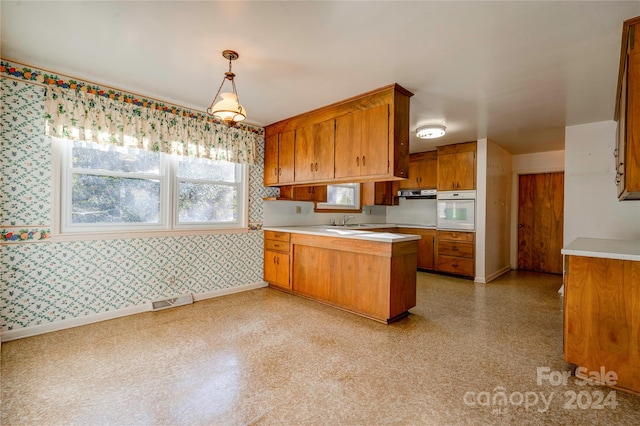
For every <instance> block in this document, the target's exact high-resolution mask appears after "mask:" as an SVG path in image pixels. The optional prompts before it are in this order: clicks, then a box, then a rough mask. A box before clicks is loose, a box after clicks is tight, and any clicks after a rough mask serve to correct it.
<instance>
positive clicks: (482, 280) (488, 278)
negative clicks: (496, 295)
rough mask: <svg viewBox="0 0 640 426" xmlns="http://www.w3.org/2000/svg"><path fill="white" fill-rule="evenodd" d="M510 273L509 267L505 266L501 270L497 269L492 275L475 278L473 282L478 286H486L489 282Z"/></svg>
mask: <svg viewBox="0 0 640 426" xmlns="http://www.w3.org/2000/svg"><path fill="white" fill-rule="evenodd" d="M509 271H511V266H505V267H504V268H502V269H498V270H497V271H495V272H494V273H492V274H489V275H487V276H486V277H484V278H482V277H475V279H474V280H473V281H474V282H477V283H479V284H487V283H490V282H491V281H493V280H495V279H496V278H498V277H499V276H501V275H504V274H506V273H507V272H509Z"/></svg>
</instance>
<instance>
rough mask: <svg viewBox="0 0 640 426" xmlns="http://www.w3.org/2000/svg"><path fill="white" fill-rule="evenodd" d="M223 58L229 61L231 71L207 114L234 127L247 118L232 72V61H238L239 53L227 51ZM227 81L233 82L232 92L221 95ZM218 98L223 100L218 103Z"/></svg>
mask: <svg viewBox="0 0 640 426" xmlns="http://www.w3.org/2000/svg"><path fill="white" fill-rule="evenodd" d="M222 56H223V57H224V58H226V59H228V60H229V71H227V72H226V73H224V77H223V78H222V83H220V88H218V93H216V96H215V98H213V102H211V106H210V107H209V108H208V109H207V112H208V113H209V114H211V115H213V116H214V117H215V118H217V119H219V120H220V121H224V122H225V123H226V124H227V125H229V126H232V125H234V124H235V123H237V122H238V121H242V120H244V119H245V118H247V111H246V110H245V109H244V107H243V106H242V105H240V99H239V98H238V91H237V90H236V82H235V80H234V78H235V76H236V75H235V74H234V73H233V72H232V71H231V61H235V60H236V59H238V57H239V55H238V52H234V51H233V50H225V51H224V52H222ZM226 80H230V81H231V90H232V91H231V92H224V93H220V91H221V90H222V86H224V82H225V81H226ZM218 96H220V97H221V98H222V99H220V100H219V101H218V102H216V100H217V99H218Z"/></svg>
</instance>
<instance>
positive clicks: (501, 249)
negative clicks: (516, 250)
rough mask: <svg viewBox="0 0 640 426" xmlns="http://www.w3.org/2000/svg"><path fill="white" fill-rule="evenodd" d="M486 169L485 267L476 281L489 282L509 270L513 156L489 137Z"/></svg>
mask: <svg viewBox="0 0 640 426" xmlns="http://www.w3.org/2000/svg"><path fill="white" fill-rule="evenodd" d="M486 170H487V172H486V194H487V197H486V217H485V243H484V251H485V259H484V261H485V267H484V276H480V275H478V276H477V281H478V282H489V281H491V280H493V279H495V278H497V277H499V276H500V275H502V274H503V273H505V272H507V271H509V270H510V269H511V259H510V246H511V179H512V176H511V170H512V155H511V154H510V153H508V152H507V151H505V150H504V149H502V148H501V147H499V146H498V145H496V144H495V143H494V142H493V141H491V140H488V141H487V169H486ZM476 247H482V246H478V245H476Z"/></svg>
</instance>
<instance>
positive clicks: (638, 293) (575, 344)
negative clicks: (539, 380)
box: [564, 256, 640, 394]
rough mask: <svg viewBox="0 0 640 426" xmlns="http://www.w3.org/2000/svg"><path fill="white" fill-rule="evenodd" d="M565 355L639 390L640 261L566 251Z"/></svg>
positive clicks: (622, 385) (619, 384)
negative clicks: (611, 375)
mask: <svg viewBox="0 0 640 426" xmlns="http://www.w3.org/2000/svg"><path fill="white" fill-rule="evenodd" d="M567 262H568V267H567V268H566V272H565V282H564V285H565V288H564V358H565V360H566V361H567V362H570V363H572V364H575V365H577V366H579V367H583V369H585V370H586V372H587V377H588V372H591V371H598V372H599V371H600V368H601V367H604V369H605V371H614V372H615V373H616V375H617V376H618V378H617V383H616V385H615V386H614V387H616V388H619V389H622V390H626V391H631V392H632V393H635V394H640V261H632V260H617V259H603V258H597V257H583V256H567Z"/></svg>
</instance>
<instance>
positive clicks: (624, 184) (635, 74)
mask: <svg viewBox="0 0 640 426" xmlns="http://www.w3.org/2000/svg"><path fill="white" fill-rule="evenodd" d="M615 119H616V120H617V121H618V129H617V142H616V151H615V157H616V184H617V187H618V199H619V200H621V201H622V200H640V16H638V17H636V18H633V19H629V20H627V21H625V22H624V24H623V27H622V46H621V49H620V72H619V74H618V93H617V102H616V111H615Z"/></svg>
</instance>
